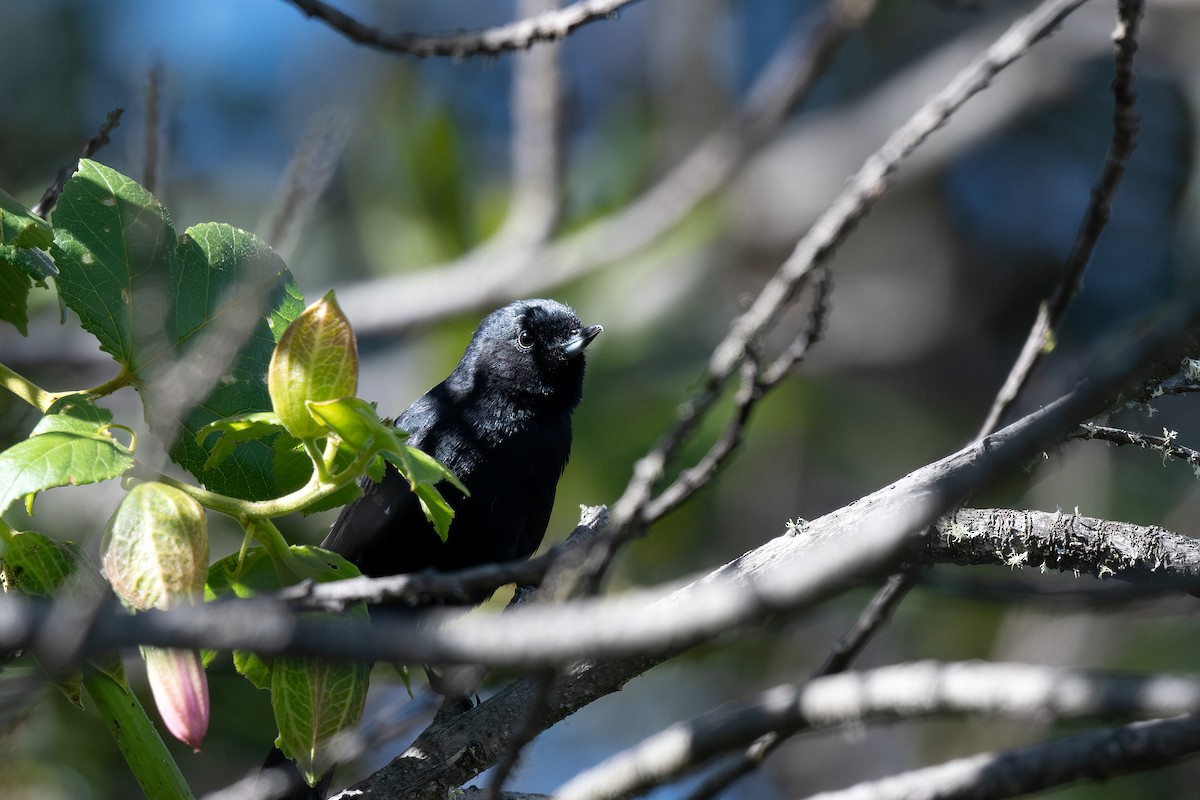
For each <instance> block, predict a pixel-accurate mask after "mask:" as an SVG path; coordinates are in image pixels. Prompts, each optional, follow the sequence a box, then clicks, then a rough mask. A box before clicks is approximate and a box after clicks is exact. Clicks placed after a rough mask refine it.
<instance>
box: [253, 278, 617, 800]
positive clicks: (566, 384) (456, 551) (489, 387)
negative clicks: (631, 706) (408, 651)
mask: <svg viewBox="0 0 1200 800" xmlns="http://www.w3.org/2000/svg"><path fill="white" fill-rule="evenodd" d="M602 330H603V328H601V327H600V326H599V325H587V326H585V325H583V324H582V323H581V322H580V321H579V317H578V316H576V315H575V312H574V311H572V310H571V309H570V308H569V307H567V306H565V305H563V304H562V303H559V302H556V301H554V300H522V301H519V302H516V303H512V304H510V305H507V306H505V307H504V308H501V309H499V310H498V311H493V312H492V313H491V314H489V315H487V316H486V317H484V319H483V321H482V322H480V323H479V327H477V328H476V329H475V334H474V335H473V336H472V337H471V343H470V344H468V345H467V350H466V352H465V353H463V356H462V359H461V360H460V361H459V362H458V366H457V367H455V368H454V371H453V372H451V373H450V376H449V377H448V378H446V380H444V381H442V382H441V383H439V384H438V385H437V386H435V387H433V388H432V389H430V390H429V391H428V392H426V393H425V394H423V395H422V396H421V397H419V398H418V399H417V400H416V402H414V403H413V404H412V405H411V406H409V407H408V409H407V410H406V411H405V412H404V413H403V414H401V415H400V417H399V419H397V420H396V425H397V427H400V428H402V429H404V430H405V431H407V432H408V434H409V438H408V443H409V444H411V445H413V446H415V447H419V448H420V449H421V450H424V451H425V452H426V453H429V454H430V455H432V456H433V457H434V458H436V459H437V460H438V461H441V462H442V463H443V464H445V465H446V466H447V467H449V468H450V470H451V472H453V473H454V474H455V475H456V476H458V479H459V480H460V481H462V483H463V485H464V486H466V487H467V490H468V491H469V492H470V494H469V495H468V496H465V497H464V496H463V494H462V493H461V492H459V491H458V490H457V489H455V488H453V487H451V486H449V485H448V484H446V483H442V484H441V485H440V486H439V489H440V490H441V491H442V493H443V495H444V496H445V497H446V500H447V501H449V503H450V505H451V506H452V507H453V508H454V519H453V521H452V522H451V523H450V531H449V534H448V535H447V537H446V541H445V542H443V541H442V540H441V537H439V536H438V535H437V532H436V531H435V530H434V528H433V526H432V525H431V524H430V523H429V521H428V520H427V519H426V518H425V514H424V512H422V510H421V504H420V502H419V501H418V500H417V497H416V495H414V494H413V493H412V491H411V490H409V488H408V481H406V480H405V479H404V478H402V477H401V476H400V473H398V472H397V471H396V470H395V468H394V467H392V466H391V465H390V464H389V465H388V467H387V471H386V472H385V473H384V476H383V479H382V480H380V481H379V482H378V483H376V482H374V481H370V480H365V479H364V482H363V484H362V486H363V492H364V493H363V496H362V497H360V498H358V499H357V500H355V501H354V502H352V503H350V504H349V505H347V506H346V507H345V508H343V509H342V512H341V514H339V515H338V518H337V520H336V521H335V522H334V523H333V526H332V527H331V528H330V530H329V534H328V535H327V536H326V537H325V541H323V542H322V543H321V546H322V547H324V548H326V549H328V550H332V551H334V552H336V553H339V554H340V555H342V556H344V557H345V558H346V559H347V560H349V561H351V562H353V563H354V564H355V565H356V566H357V567H358V568H359V569H360V570H362V571H363V573H365V574H367V575H372V576H381V575H397V574H400V573H403V572H415V571H418V570H424V569H436V570H440V571H451V570H458V569H466V568H467V567H473V566H478V565H480V564H488V563H492V562H497V561H507V560H511V559H515V558H523V557H526V556H529V555H531V554H532V553H533V551H534V550H536V549H537V548H538V545H540V544H541V543H542V537H543V536H544V535H545V533H546V525H547V523H548V522H549V520H550V510H551V508H552V507H553V505H554V491H555V488H556V487H557V485H558V479H559V477H560V476H561V475H562V471H563V469H564V468H565V467H566V465H567V458H568V456H569V455H570V453H571V413H572V412H573V411H574V410H575V407H576V406H578V405H579V401H580V399H581V398H582V397H583V372H584V355H583V351H584V350H586V349H587V346H588V345H589V344H591V342H592V340H593V339H595V338H596V336H598V335H599V334H600V332H601V331H602ZM474 599H476V600H477V601H482V600H484V599H485V598H482V597H480V598H474ZM431 677H432V676H431ZM263 768H264V769H272V770H274V769H282V770H284V774H286V775H287V778H286V779H287V780H288V781H289V789H288V790H287V793H286V794H285V795H284V796H285V797H286V798H288V800H300V799H301V798H303V800H310V799H311V798H322V797H324V796H325V791H326V790H327V788H328V785H329V781H330V778H331V777H332V770H330V772H328V773H326V774H325V776H324V777H323V778H322V779H321V781H320V782H319V783H318V785H317V787H316V788H313V789H310V788H309V787H308V786H307V785H306V784H305V783H304V780H303V778H301V777H300V773H299V771H298V770H296V769H295V767H294V765H292V764H291V761H290V760H289V759H288V758H287V757H286V756H284V755H283V753H282V752H281V751H279V750H278V749H275V750H273V751H272V752H271V755H270V756H268V757H267V760H266V763H264V765H263Z"/></svg>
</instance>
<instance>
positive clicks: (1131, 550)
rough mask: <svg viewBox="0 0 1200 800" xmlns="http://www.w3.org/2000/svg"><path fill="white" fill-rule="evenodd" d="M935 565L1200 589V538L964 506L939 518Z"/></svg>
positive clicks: (932, 551)
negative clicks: (988, 567) (977, 566)
mask: <svg viewBox="0 0 1200 800" xmlns="http://www.w3.org/2000/svg"><path fill="white" fill-rule="evenodd" d="M925 545H926V549H925V551H924V553H923V555H924V556H925V557H926V558H928V559H930V560H931V561H933V562H935V563H946V564H990V565H995V566H1007V567H1010V568H1012V569H1024V568H1026V567H1033V568H1037V569H1041V570H1044V571H1045V570H1057V571H1060V572H1072V573H1081V574H1083V573H1086V574H1088V575H1095V576H1096V577H1098V578H1116V579H1118V580H1121V581H1125V582H1128V583H1133V584H1135V585H1143V586H1149V587H1154V588H1158V589H1163V588H1173V589H1177V590H1182V591H1194V590H1196V589H1197V588H1198V587H1200V541H1198V540H1197V539H1195V538H1194V537H1192V536H1184V535H1182V534H1178V533H1172V532H1170V531H1166V530H1163V529H1162V528H1159V527H1156V526H1141V525H1133V524H1131V523H1128V522H1115V521H1112V520H1103V519H1096V518H1094V517H1084V516H1080V515H1078V514H1064V513H1061V512H1057V513H1053V514H1051V513H1049V512H1045V511H1013V510H1009V509H982V508H963V509H959V510H958V511H955V512H954V513H953V514H950V515H947V516H946V517H944V518H942V519H940V520H938V522H937V525H936V530H935V531H934V533H933V534H932V535H930V536H929V537H928V539H927V540H926V543H925Z"/></svg>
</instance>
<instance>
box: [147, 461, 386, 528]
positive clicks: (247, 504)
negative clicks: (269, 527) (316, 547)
mask: <svg viewBox="0 0 1200 800" xmlns="http://www.w3.org/2000/svg"><path fill="white" fill-rule="evenodd" d="M375 455H376V453H375V452H373V451H372V452H370V453H365V454H359V456H358V457H357V458H356V459H355V460H354V461H353V462H352V463H351V464H350V465H348V466H347V467H346V468H345V469H343V470H342V471H340V472H338V473H336V474H334V475H330V476H329V477H328V478H327V479H326V480H321V477H320V475H318V474H317V472H316V471H314V472H313V476H312V477H311V478H309V480H308V483H306V484H305V485H304V486H302V487H300V488H299V489H297V490H296V491H294V492H292V493H291V494H285V495H283V496H282V497H275V498H272V499H270V500H241V499H239V498H236V497H230V496H229V495H224V494H218V493H217V492H212V491H209V490H208V489H203V488H201V487H199V486H194V485H192V484H190V483H185V482H184V481H181V480H178V479H177V478H172V477H171V476H169V475H164V474H162V473H161V472H157V471H156V470H153V469H150V468H149V467H147V466H145V465H143V464H137V465H136V466H134V468H133V469H132V470H131V471H130V472H129V473H127V474H129V475H130V476H131V477H134V478H137V479H139V480H146V481H159V482H160V483H165V484H167V485H168V486H173V487H175V488H176V489H179V490H180V491H182V492H185V493H186V494H188V495H191V497H192V498H193V499H195V500H196V502H198V503H199V504H200V505H202V506H204V507H205V508H208V509H211V510H213V511H219V512H220V513H222V514H226V515H228V516H231V517H234V518H235V519H239V520H240V519H245V518H250V517H263V518H267V517H282V516H283V515H285V514H291V513H292V512H294V511H300V510H301V509H303V508H306V507H307V506H310V505H312V504H313V503H315V502H317V501H318V500H322V499H324V498H326V497H328V496H329V495H331V494H333V493H334V492H336V491H338V490H339V489H341V488H342V487H343V486H345V485H346V484H348V483H350V482H351V481H352V480H354V479H355V478H357V477H358V476H359V475H361V474H362V472H363V470H364V469H366V465H367V464H369V463H370V461H371V459H373V458H374V457H375Z"/></svg>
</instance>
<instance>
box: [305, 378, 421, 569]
mask: <svg viewBox="0 0 1200 800" xmlns="http://www.w3.org/2000/svg"><path fill="white" fill-rule="evenodd" d="M436 422H437V412H436V404H435V403H433V402H432V400H431V398H430V395H429V394H426V395H423V396H421V397H420V398H418V399H417V400H416V402H414V403H413V404H412V405H411V406H409V407H408V409H406V410H405V412H404V413H403V414H402V415H400V418H399V419H397V420H396V423H395V424H396V427H398V428H401V429H403V430H406V431H408V432H409V440H408V441H409V444H412V445H414V446H416V447H421V440H422V439H423V438H424V433H425V431H426V430H428V429H430V428H432V427H434V425H435V424H436ZM358 485H359V486H360V487H361V488H362V490H363V496H362V497H359V498H358V499H356V500H354V501H353V502H351V503H349V504H348V505H346V506H345V507H344V508H343V509H342V511H341V513H340V514H338V518H337V519H336V520H335V521H334V523H333V525H332V526H331V527H330V528H329V533H328V534H326V535H325V540H324V541H323V542H321V546H322V547H324V548H326V549H327V550H332V551H333V552H335V553H338V554H340V555H342V556H344V557H345V558H347V559H349V560H350V561H352V562H354V563H355V564H357V565H358V566H359V568H360V569H362V570H363V571H364V572H367V573H374V572H376V570H374V569H371V568H370V565H369V564H367V563H366V561H367V559H369V558H370V556H371V553H369V552H367V551H368V550H371V549H373V548H377V547H380V546H381V545H382V544H383V543H384V542H386V541H387V540H388V539H389V538H390V537H389V534H390V533H391V532H390V531H388V530H387V529H388V528H394V527H395V526H396V525H397V524H398V523H400V524H403V521H405V520H409V519H413V518H414V515H415V517H422V516H423V515H424V512H422V511H421V509H420V503H419V501H418V500H417V498H416V496H415V495H414V494H413V493H412V492H411V491H410V490H409V488H408V481H406V480H405V479H404V478H403V477H402V476H401V475H400V473H399V472H397V471H396V468H395V467H393V466H392V465H391V464H388V465H387V469H386V470H385V471H384V474H383V478H382V479H381V480H379V481H373V480H371V479H369V478H365V477H364V478H363V479H362V480H360V481H359V483H358Z"/></svg>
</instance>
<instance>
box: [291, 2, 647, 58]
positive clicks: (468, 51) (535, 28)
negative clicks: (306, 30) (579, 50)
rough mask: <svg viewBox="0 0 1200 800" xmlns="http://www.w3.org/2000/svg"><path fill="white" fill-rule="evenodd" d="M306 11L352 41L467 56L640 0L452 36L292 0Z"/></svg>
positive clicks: (521, 45)
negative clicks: (405, 29) (391, 27)
mask: <svg viewBox="0 0 1200 800" xmlns="http://www.w3.org/2000/svg"><path fill="white" fill-rule="evenodd" d="M288 2H290V3H291V4H292V5H294V6H296V8H298V9H300V10H301V11H302V12H303V13H304V14H305V16H308V17H312V18H314V19H319V20H321V21H322V22H324V23H325V24H326V25H328V26H329V27H331V28H333V29H334V30H335V31H337V32H338V33H340V34H342V35H343V36H345V37H346V38H347V39H349V40H350V41H352V42H357V43H358V44H362V45H367V46H368V47H374V48H377V49H379V50H385V51H389V52H393V53H406V54H408V55H414V56H420V57H421V58H426V57H429V56H452V57H454V58H466V57H467V56H477V55H497V54H499V53H503V52H506V51H509V50H524V49H526V48H528V47H529V46H530V45H532V44H533V43H534V42H538V41H555V40H557V39H561V38H563V37H564V36H566V35H567V34H569V33H570V32H571V31H573V30H575V29H576V28H578V27H579V26H581V25H586V24H587V23H589V22H595V21H596V20H599V19H609V18H612V17H613V16H615V15H616V14H617V12H618V11H620V10H621V9H622V8H623V7H625V6H627V5H630V4H632V3H633V2H635V0H580V1H579V2H576V3H572V4H571V5H569V6H567V7H566V8H564V9H561V10H557V11H546V12H544V13H542V14H537V15H534V16H530V17H528V18H526V19H520V20H517V21H516V22H510V23H509V24H507V25H501V26H499V27H496V28H488V29H487V30H482V31H474V32H470V33H458V34H452V35H449V36H424V35H421V34H417V33H388V32H387V31H384V30H382V29H380V28H377V27H375V26H372V25H367V24H366V23H364V22H360V21H359V20H357V19H355V18H354V17H351V16H350V15H348V14H345V13H343V12H342V11H339V10H338V9H336V8H334V7H333V6H331V5H329V4H328V3H325V2H322V0H288Z"/></svg>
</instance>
